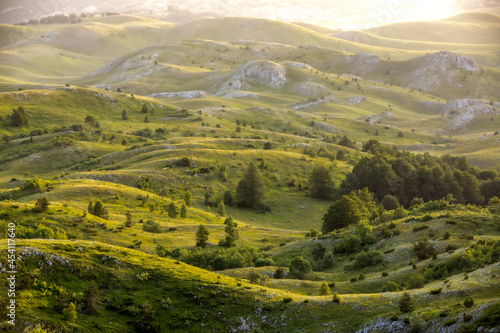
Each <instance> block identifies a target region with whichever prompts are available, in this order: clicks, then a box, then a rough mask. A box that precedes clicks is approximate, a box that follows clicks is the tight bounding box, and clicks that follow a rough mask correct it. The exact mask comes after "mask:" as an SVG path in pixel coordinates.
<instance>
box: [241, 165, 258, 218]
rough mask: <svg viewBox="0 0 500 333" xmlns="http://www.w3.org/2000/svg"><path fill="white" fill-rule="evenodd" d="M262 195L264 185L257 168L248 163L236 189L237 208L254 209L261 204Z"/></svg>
mask: <svg viewBox="0 0 500 333" xmlns="http://www.w3.org/2000/svg"><path fill="white" fill-rule="evenodd" d="M263 195H264V183H263V181H262V177H261V176H260V173H259V171H258V170H257V167H256V166H255V164H254V163H253V162H251V163H250V165H249V166H248V169H247V171H246V173H245V175H244V176H243V178H242V179H241V180H240V182H239V183H238V186H237V187H236V201H237V203H238V206H240V207H244V208H250V207H253V208H256V207H258V206H259V204H261V203H262V196H263Z"/></svg>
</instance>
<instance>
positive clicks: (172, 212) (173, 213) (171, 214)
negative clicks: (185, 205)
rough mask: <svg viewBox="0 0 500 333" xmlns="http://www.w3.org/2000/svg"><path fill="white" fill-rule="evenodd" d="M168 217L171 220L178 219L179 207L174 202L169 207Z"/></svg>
mask: <svg viewBox="0 0 500 333" xmlns="http://www.w3.org/2000/svg"><path fill="white" fill-rule="evenodd" d="M168 216H169V217H171V218H175V217H177V207H176V206H175V203H174V202H173V201H172V202H171V203H170V205H168Z"/></svg>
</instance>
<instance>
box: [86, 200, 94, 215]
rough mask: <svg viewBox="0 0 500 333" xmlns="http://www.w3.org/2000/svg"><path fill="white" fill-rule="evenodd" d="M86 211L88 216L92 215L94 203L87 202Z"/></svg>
mask: <svg viewBox="0 0 500 333" xmlns="http://www.w3.org/2000/svg"><path fill="white" fill-rule="evenodd" d="M87 211H88V212H89V214H94V202H93V201H92V200H90V201H89V205H88V206H87Z"/></svg>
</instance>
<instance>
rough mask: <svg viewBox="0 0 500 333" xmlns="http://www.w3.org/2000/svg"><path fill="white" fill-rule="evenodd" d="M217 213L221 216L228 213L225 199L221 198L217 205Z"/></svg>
mask: <svg viewBox="0 0 500 333" xmlns="http://www.w3.org/2000/svg"><path fill="white" fill-rule="evenodd" d="M217 214H218V215H219V216H221V217H224V216H225V215H226V206H225V205H224V201H223V200H219V204H218V205H217Z"/></svg>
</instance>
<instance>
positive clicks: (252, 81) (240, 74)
mask: <svg viewBox="0 0 500 333" xmlns="http://www.w3.org/2000/svg"><path fill="white" fill-rule="evenodd" d="M286 82H287V79H286V70H285V68H284V67H283V66H281V65H280V64H277V63H275V62H272V61H266V60H253V61H249V62H247V63H246V64H244V65H242V66H240V67H239V68H237V70H236V73H235V74H234V75H233V76H232V77H231V78H230V79H229V80H227V81H226V82H224V83H223V84H222V86H221V87H220V88H219V89H218V92H217V93H216V95H221V94H222V93H223V91H225V90H241V89H242V88H247V87H248V86H249V85H265V86H268V87H270V88H281V87H283V86H284V85H285V84H286Z"/></svg>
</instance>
